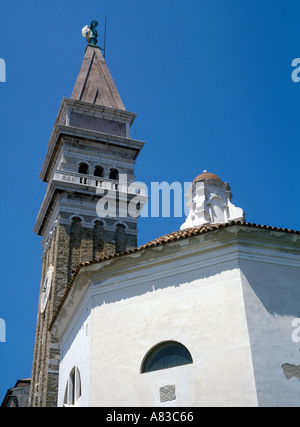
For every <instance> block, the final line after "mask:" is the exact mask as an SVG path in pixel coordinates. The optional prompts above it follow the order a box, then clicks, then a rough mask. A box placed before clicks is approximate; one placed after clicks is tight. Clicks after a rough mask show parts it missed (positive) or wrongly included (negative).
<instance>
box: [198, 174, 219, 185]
mask: <svg viewBox="0 0 300 427" xmlns="http://www.w3.org/2000/svg"><path fill="white" fill-rule="evenodd" d="M203 179H217V180H218V181H221V179H220V178H219V177H218V176H217V175H215V174H214V173H208V172H207V171H203V173H202V174H201V175H198V176H196V178H195V179H194V181H193V183H194V182H198V181H202V180H203Z"/></svg>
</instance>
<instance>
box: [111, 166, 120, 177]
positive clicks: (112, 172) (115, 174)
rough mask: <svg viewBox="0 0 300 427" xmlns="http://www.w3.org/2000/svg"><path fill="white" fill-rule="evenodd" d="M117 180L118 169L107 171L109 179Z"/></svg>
mask: <svg viewBox="0 0 300 427" xmlns="http://www.w3.org/2000/svg"><path fill="white" fill-rule="evenodd" d="M118 178H119V171H118V169H114V168H112V169H110V171H109V179H118Z"/></svg>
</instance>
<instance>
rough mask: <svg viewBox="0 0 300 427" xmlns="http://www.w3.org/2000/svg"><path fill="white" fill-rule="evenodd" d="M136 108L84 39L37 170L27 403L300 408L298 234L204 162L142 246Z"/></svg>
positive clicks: (142, 199) (140, 144)
mask: <svg viewBox="0 0 300 427" xmlns="http://www.w3.org/2000/svg"><path fill="white" fill-rule="evenodd" d="M135 117H136V114H135V113H132V112H128V111H127V110H126V109H125V107H124V104H123V102H122V100H121V97H120V95H119V93H118V90H117V88H116V86H115V84H114V81H113V79H112V77H111V75H110V72H109V70H108V68H107V65H106V63H105V60H104V58H103V55H102V53H101V49H100V48H99V47H98V46H97V45H95V44H94V43H88V44H87V47H86V51H85V54H84V59H83V62H82V66H81V68H80V71H79V75H78V78H77V80H76V83H75V86H74V90H73V93H72V95H71V97H70V98H63V100H62V103H61V106H60V109H59V112H58V115H57V118H56V121H55V124H54V127H53V131H52V133H51V135H50V139H49V142H48V150H47V154H46V157H45V160H44V163H43V165H42V169H41V173H40V178H41V179H42V180H43V181H44V182H46V183H47V190H46V194H45V198H44V200H43V202H42V205H41V208H40V211H39V213H38V216H37V220H36V224H35V229H34V230H35V232H36V233H37V234H38V235H40V236H42V246H43V258H42V259H43V265H42V277H41V284H40V299H39V309H38V316H37V328H36V338H35V348H34V357H33V367H32V378H31V390H30V397H29V405H30V406H34V407H38V406H59V407H63V406H83V407H91V406H104V407H122V406H123V407H124V406H128V407H145V406H150V407H151V406H155V407H170V406H179V407H200V406H224V407H228V406H299V404H300V393H299V391H300V389H299V387H300V383H299V380H300V362H299V359H300V353H299V342H300V333H299V341H298V340H297V339H295V334H294V338H293V327H292V325H293V321H294V320H295V319H299V318H300V283H299V267H300V232H299V231H295V230H288V229H282V228H276V227H270V226H265V225H258V224H252V223H251V224H250V223H247V222H246V221H245V215H244V212H243V209H241V208H238V207H236V206H234V205H233V204H232V202H231V199H232V195H231V188H230V185H229V184H228V183H226V182H223V180H222V177H219V176H218V175H215V174H214V173H211V172H216V171H209V172H208V171H203V173H201V174H200V175H199V176H197V177H187V180H189V179H190V178H192V179H194V180H193V183H192V185H191V187H190V188H189V190H188V192H187V195H186V197H187V207H188V210H189V214H188V216H187V218H186V221H185V222H184V223H183V224H182V226H181V229H180V230H178V231H175V232H173V233H170V234H167V235H165V236H162V237H159V238H156V239H155V240H153V241H151V242H149V243H146V244H144V245H142V246H140V247H138V246H137V221H138V213H137V214H136V215H128V206H129V205H130V204H131V202H133V201H134V200H136V199H137V196H138V203H135V207H138V209H137V211H138V212H139V211H140V210H141V208H142V206H143V204H144V203H145V202H146V200H147V196H146V192H145V189H144V188H143V186H142V185H141V184H137V183H135V176H134V166H135V162H136V160H137V158H138V155H139V153H140V151H141V149H142V148H143V145H144V142H142V141H139V140H136V139H132V138H131V136H130V128H131V126H132V124H133V122H134V120H135ZM199 172H200V171H199ZM104 198H105V200H106V206H107V205H109V206H112V207H113V208H114V209H111V208H109V209H111V211H109V212H108V213H109V215H107V216H106V217H105V218H103V217H101V215H100V207H102V208H103V207H104V205H105V204H104V203H102V202H103V200H104ZM110 201H111V203H108V202H110ZM106 213H107V212H106ZM294 329H295V328H294ZM296 338H297V337H296Z"/></svg>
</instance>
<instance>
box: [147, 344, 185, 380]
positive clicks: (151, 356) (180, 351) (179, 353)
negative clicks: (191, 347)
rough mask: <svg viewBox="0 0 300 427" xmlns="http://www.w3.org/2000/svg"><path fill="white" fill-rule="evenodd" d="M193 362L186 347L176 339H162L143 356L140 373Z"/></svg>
mask: <svg viewBox="0 0 300 427" xmlns="http://www.w3.org/2000/svg"><path fill="white" fill-rule="evenodd" d="M189 363H193V359H192V356H191V353H190V352H189V351H188V349H187V348H186V347H185V346H184V345H182V344H180V343H179V342H176V341H164V342H162V343H160V344H158V345H156V346H155V347H153V348H152V349H151V350H150V351H149V352H148V353H147V354H146V356H145V358H144V360H143V363H142V367H141V373H142V374H143V373H146V372H151V371H158V370H160V369H168V368H174V367H175V366H181V365H187V364H189Z"/></svg>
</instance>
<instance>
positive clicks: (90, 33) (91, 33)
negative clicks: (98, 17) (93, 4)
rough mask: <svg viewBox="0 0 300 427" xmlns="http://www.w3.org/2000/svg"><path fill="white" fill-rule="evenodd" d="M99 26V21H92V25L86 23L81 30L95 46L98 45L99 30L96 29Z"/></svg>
mask: <svg viewBox="0 0 300 427" xmlns="http://www.w3.org/2000/svg"><path fill="white" fill-rule="evenodd" d="M97 26H98V22H97V21H92V22H91V23H90V26H88V25H86V26H85V27H83V28H82V30H81V32H82V35H83V37H85V38H86V39H87V42H88V43H89V44H91V45H93V46H96V45H97V37H98V32H97V30H96V27H97Z"/></svg>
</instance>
